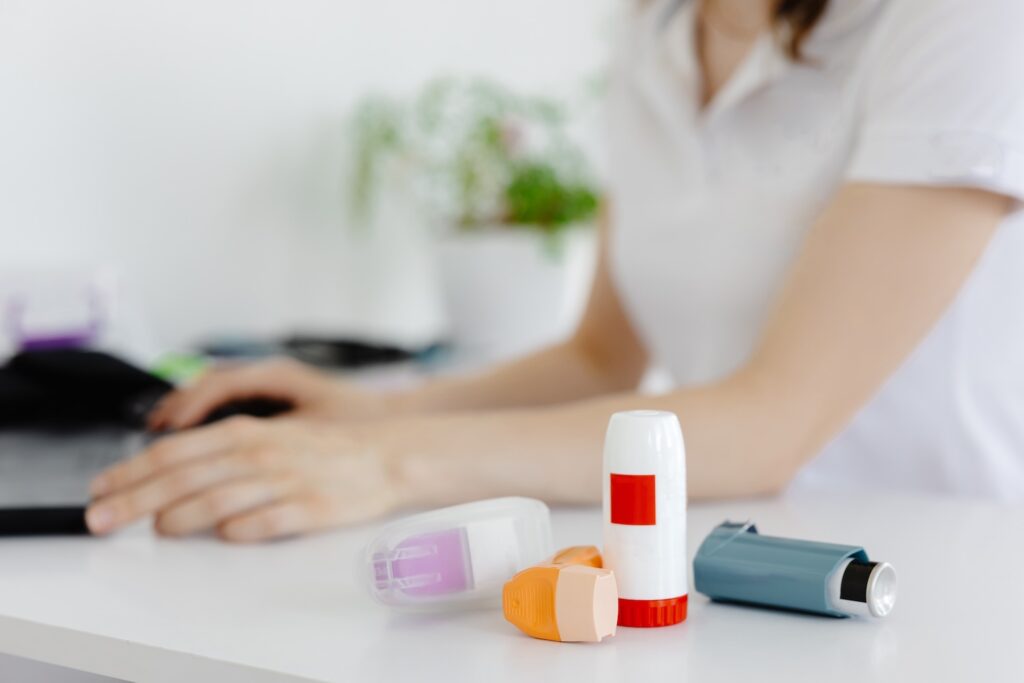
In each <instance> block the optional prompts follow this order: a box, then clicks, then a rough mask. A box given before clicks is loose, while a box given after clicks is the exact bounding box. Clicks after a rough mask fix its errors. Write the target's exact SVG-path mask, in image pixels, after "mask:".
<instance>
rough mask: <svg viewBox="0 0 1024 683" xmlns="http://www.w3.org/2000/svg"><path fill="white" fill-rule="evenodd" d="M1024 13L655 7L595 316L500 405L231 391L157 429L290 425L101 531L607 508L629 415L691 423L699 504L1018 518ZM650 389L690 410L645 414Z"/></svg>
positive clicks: (152, 473)
mask: <svg viewBox="0 0 1024 683" xmlns="http://www.w3.org/2000/svg"><path fill="white" fill-rule="evenodd" d="M1021 36H1024V3H1020V2H1019V0H779V1H775V2H771V1H769V0H703V1H700V0H683V1H682V2H679V1H655V2H649V3H646V4H642V5H639V6H638V7H636V8H635V11H634V12H633V13H632V15H631V18H630V22H629V25H628V30H627V31H626V35H625V36H624V37H623V40H622V41H621V45H620V51H619V57H618V59H617V61H616V66H615V70H614V74H613V86H612V92H611V98H610V100H611V102H610V110H611V123H612V127H611V150H612V161H613V164H612V166H613V168H614V171H613V177H612V183H611V200H610V202H609V204H608V210H607V212H606V217H607V221H606V227H605V230H604V232H603V235H604V243H603V249H602V260H601V265H600V267H599V270H598V273H597V277H596V282H595V284H594V287H593V292H592V295H591V299H590V303H589V305H588V308H587V311H586V314H585V317H584V319H583V321H582V323H581V324H580V326H579V329H578V330H577V331H576V333H575V335H574V336H573V337H572V338H571V339H570V340H568V341H567V342H565V343H563V344H559V345H557V346H554V347H551V348H548V349H545V350H543V351H540V352H538V353H535V354H533V355H531V356H529V357H527V358H524V359H521V360H518V361H516V362H513V363H510V364H508V365H504V366H501V367H498V368H496V369H494V370H493V371H491V372H489V373H487V374H485V375H482V376H478V377H473V378H468V379H452V380H444V381H437V382H434V383H432V384H428V385H427V386H425V387H423V388H422V389H419V390H417V391H414V392H412V393H407V394H404V395H398V396H375V395H368V394H366V393H364V392H362V391H360V390H358V389H356V388H354V387H351V386H347V385H344V384H335V383H334V382H332V381H330V380H328V379H326V378H324V377H321V376H319V375H317V374H316V373H315V372H313V371H312V370H309V369H307V368H304V367H302V366H299V365H295V364H291V363H282V362H274V363H269V364H261V365H254V366H250V367H243V368H240V369H234V370H221V371H215V372H213V373H211V374H209V375H208V376H206V377H205V378H203V379H202V380H201V381H199V382H198V383H197V384H195V385H194V386H191V387H189V388H186V389H184V390H182V391H179V392H178V393H176V394H174V395H172V396H171V397H170V398H169V399H168V400H167V401H166V402H165V403H164V404H163V405H162V406H161V407H160V408H159V409H158V410H157V411H156V413H155V414H154V416H153V426H154V427H157V428H174V429H180V428H184V427H189V426H192V425H194V424H196V423H197V422H199V421H200V420H201V418H202V417H203V416H204V415H205V414H206V413H207V412H208V411H209V410H210V409H211V408H213V407H215V406H216V405H218V404H219V403H222V402H224V401H226V400H229V399H234V398H239V397H247V396H255V395H269V396H274V397H278V398H284V399H287V400H289V401H291V402H292V403H293V404H294V405H295V410H294V411H293V413H291V415H290V417H289V418H288V419H282V420H273V421H265V422H260V421H255V420H246V419H236V420H231V421H229V422H226V423H223V424H217V425H213V426H210V427H204V428H201V429H195V430H191V431H188V432H185V433H182V434H180V435H175V436H171V437H168V438H166V439H164V440H162V441H160V442H159V443H158V444H156V445H155V446H153V447H152V448H150V449H149V450H148V451H147V452H145V453H143V454H141V455H139V456H138V457H136V458H134V459H133V460H130V461H128V462H126V463H124V464H122V465H119V466H117V467H116V468H114V469H113V470H111V471H109V472H107V473H105V474H104V475H102V476H101V477H99V478H98V479H97V480H96V482H95V485H94V493H95V494H96V496H97V497H98V499H97V501H96V502H95V504H94V505H93V506H92V507H91V508H90V510H89V513H88V521H89V524H90V527H91V528H92V529H93V531H95V532H96V533H105V532H108V531H111V530H113V529H116V528H118V527H119V526H121V525H124V524H126V523H128V522H131V521H133V520H135V519H137V518H139V517H141V516H144V515H147V514H151V513H153V514H155V515H156V525H157V528H158V529H159V530H160V531H161V532H163V533H167V534H188V533H191V532H196V531H200V530H203V529H209V528H215V529H217V530H218V532H219V534H220V535H221V536H222V537H224V538H227V539H231V540H256V539H264V538H271V537H275V536H281V535H286V534H292V533H297V532H306V531H311V530H315V529H320V528H324V527H330V526H334V525H340V524H346V523H351V522H356V521H360V520H364V519H368V518H371V517H374V516H377V515H381V514H384V513H387V512H389V511H391V510H393V509H396V508H399V507H402V506H411V505H416V506H432V505H442V504H448V503H453V502H457V501H461V500H468V499H476V498H485V497H488V496H498V495H504V494H519V495H530V496H537V497H541V498H544V499H546V500H549V501H554V502H592V501H595V500H597V498H598V496H599V493H598V492H599V491H600V490H601V487H600V485H599V482H600V471H601V465H600V451H601V441H602V437H603V431H604V427H605V424H606V421H607V419H608V416H609V415H610V414H611V413H612V412H614V411H617V410H623V409H630V408H660V409H665V410H671V411H674V412H676V413H677V414H678V415H679V417H680V419H681V421H682V424H683V428H684V432H685V434H686V439H687V445H688V452H689V477H690V478H689V485H690V487H691V488H690V494H691V496H692V497H693V498H696V499H700V498H712V497H726V496H752V495H761V494H773V493H776V492H780V491H782V490H784V489H786V488H787V487H791V488H795V489H801V488H806V487H815V488H819V489H821V488H827V489H832V490H835V489H852V490H860V491H863V490H877V489H885V488H893V489H902V490H920V491H944V492H956V493H962V494H969V495H971V494H973V495H984V496H992V497H999V498H1004V499H1018V500H1020V499H1024V420H1022V419H1019V416H1021V415H1024V411H1022V410H1021V408H1024V400H1022V399H1024V354H1021V353H1018V349H1019V348H1020V347H1021V344H1022V342H1024V307H1022V305H1021V303H1020V300H1019V299H1020V294H1021V293H1022V292H1024V268H1021V267H1020V263H1021V262H1022V261H1021V259H1022V257H1024V212H1021V211H1019V210H1018V202H1019V201H1020V200H1021V199H1022V198H1024V69H1022V68H1021V66H1022V65H1024V50H1022V48H1021V43H1022V42H1024V41H1022V40H1021ZM649 361H657V362H658V363H659V364H661V365H664V366H666V367H668V368H669V369H671V370H672V372H673V373H674V375H675V378H676V380H677V381H678V388H677V389H676V390H675V391H673V392H671V393H668V394H666V395H663V396H658V397H647V396H639V395H636V394H634V393H631V392H633V391H634V390H635V388H636V386H637V383H638V381H639V379H640V377H641V373H642V372H643V371H644V368H645V367H646V366H647V364H648V362H649Z"/></svg>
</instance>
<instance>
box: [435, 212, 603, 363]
mask: <svg viewBox="0 0 1024 683" xmlns="http://www.w3.org/2000/svg"><path fill="white" fill-rule="evenodd" d="M556 239H558V240H559V241H558V242H557V243H556V244H555V245H554V248H553V245H552V243H551V241H550V240H551V238H549V237H547V236H545V235H543V234H542V233H540V232H539V231H537V230H534V229H530V228H521V227H510V226H501V227H494V228H485V229H479V230H473V231H471V232H460V233H454V234H451V235H448V236H446V237H444V238H442V239H441V240H440V241H439V243H438V245H437V259H438V270H439V273H440V279H441V294H442V297H443V300H444V305H445V309H446V312H447V317H448V324H449V325H448V327H449V339H450V340H451V342H452V343H453V345H454V347H455V349H456V351H457V352H459V353H465V354H467V355H470V356H472V357H476V358H480V359H482V360H488V361H490V360H496V359H501V358H508V357H510V356H515V355H519V354H522V353H525V352H527V351H529V350H531V349H534V348H536V347H539V346H542V345H544V344H548V343H551V342H554V341H557V340H559V339H561V338H564V337H566V336H567V335H569V334H570V333H571V332H572V330H573V329H574V328H575V326H576V324H577V322H578V321H579V317H580V315H581V313H582V310H583V307H584V305H585V304H586V300H587V295H588V293H589V290H590V283H591V280H592V279H593V273H594V265H595V262H596V231H595V230H593V229H591V227H590V226H579V227H572V228H570V229H568V230H566V231H565V232H564V233H563V234H561V235H559V236H558V238H556Z"/></svg>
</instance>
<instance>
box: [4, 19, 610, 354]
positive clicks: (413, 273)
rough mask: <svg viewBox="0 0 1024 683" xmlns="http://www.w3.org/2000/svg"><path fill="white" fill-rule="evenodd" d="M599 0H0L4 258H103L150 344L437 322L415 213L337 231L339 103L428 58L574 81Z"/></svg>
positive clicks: (397, 84) (433, 69)
mask: <svg viewBox="0 0 1024 683" xmlns="http://www.w3.org/2000/svg"><path fill="white" fill-rule="evenodd" d="M609 5H610V0H601V1H595V0H554V1H553V0H506V1H504V2H493V1H490V0H428V1H424V2H415V1H413V0H403V1H399V0H335V1H329V0H302V1H290V2H286V1H285V0H245V1H243V0H202V1H200V0H177V1H175V2H167V1H166V0H93V1H90V2H81V1H80V0H0V274H2V269H4V268H7V269H10V268H13V267H15V266H18V267H24V266H25V265H34V264H53V263H63V262H84V263H89V264H92V263H95V264H103V265H110V266H113V267H115V268H116V269H117V270H118V271H119V273H120V275H121V277H122V281H123V282H125V283H127V285H128V286H129V287H130V288H131V290H132V291H133V293H134V294H135V298H136V299H137V300H141V301H142V302H144V304H145V307H146V309H147V317H148V319H149V323H150V326H151V328H152V330H153V332H154V334H155V337H156V339H157V340H158V341H159V343H160V344H161V345H162V346H173V345H177V344H181V343H185V342H188V341H189V340H193V339H195V338H196V337H197V336H199V335H202V334H205V333H208V332H210V331H213V330H218V331H236V332H273V331H278V330H282V329H285V328H287V327H291V326H293V325H299V326H302V327H305V328H307V329H308V328H320V329H329V330H333V331H351V332H363V333H369V334H376V335H383V336H389V337H393V338H398V339H406V340H409V341H415V340H419V339H423V338H427V337H430V336H432V335H433V334H435V333H436V332H437V330H438V328H439V326H440V325H441V324H442V322H441V317H440V313H439V310H438V304H437V299H436V292H435V291H434V289H433V288H432V282H433V280H432V279H431V277H430V263H429V260H428V259H426V258H425V253H426V250H425V244H424V241H423V239H422V237H421V236H420V231H419V230H417V229H415V227H416V226H411V225H408V224H404V223H403V221H397V222H395V224H393V225H391V226H389V227H387V228H386V229H382V230H379V231H377V232H375V233H373V234H372V236H371V237H363V238H353V237H352V232H351V231H350V230H347V229H346V226H345V217H346V212H345V210H344V208H343V205H342V204H343V190H342V168H343V162H344V155H343V153H342V150H343V144H344V127H343V123H342V122H343V120H344V117H345V114H346V112H347V111H348V108H349V107H350V105H351V104H352V102H353V101H354V100H355V99H356V98H358V97H359V96H361V95H362V94H363V93H364V92H366V91H367V90H368V89H385V90H390V91H397V92H403V91H408V90H411V89H412V88H413V87H415V85H417V84H419V83H421V82H422V81H423V80H425V79H427V78H429V77H432V76H435V75H438V74H440V73H470V74H485V75H491V76H495V77H498V78H500V79H502V80H504V81H505V82H507V83H510V84H512V85H516V86H521V87H527V88H529V89H533V90H541V91H546V92H552V91H558V90H562V89H567V88H578V87H579V86H580V83H581V81H582V79H584V78H586V77H587V76H589V75H592V74H593V73H595V72H596V71H597V70H598V69H599V68H600V66H601V64H602V63H603V59H604V55H605V51H606V47H607V46H606V36H607V33H608V30H607V26H605V21H604V20H605V16H606V14H607V9H608V7H609Z"/></svg>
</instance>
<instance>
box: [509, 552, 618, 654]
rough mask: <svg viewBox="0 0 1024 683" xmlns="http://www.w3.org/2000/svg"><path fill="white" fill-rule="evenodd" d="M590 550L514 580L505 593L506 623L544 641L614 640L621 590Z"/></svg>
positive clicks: (567, 554) (562, 555)
mask: <svg viewBox="0 0 1024 683" xmlns="http://www.w3.org/2000/svg"><path fill="white" fill-rule="evenodd" d="M601 565H602V562H601V553H600V552H599V551H598V549H597V548H595V547H594V546H592V545H588V546H574V547H572V548H566V549H565V550H562V551H561V552H559V553H558V554H557V555H555V556H554V557H553V558H551V560H550V561H548V562H542V563H541V564H537V565H534V566H532V567H528V568H526V569H524V570H523V571H521V572H519V573H518V574H516V575H515V576H513V577H512V579H511V580H510V581H508V582H507V583H506V584H505V588H504V590H503V591H502V595H501V602H502V609H503V610H504V612H505V618H506V619H507V620H508V621H510V622H512V623H513V624H514V625H515V626H516V627H518V628H519V629H520V630H521V631H522V632H523V633H525V634H527V635H529V636H533V637H534V638H541V639H543V640H556V641H562V642H593V643H596V642H599V641H600V640H601V639H602V638H604V637H605V636H613V635H615V624H616V622H617V621H618V614H619V591H618V588H617V586H616V584H615V574H614V573H612V571H611V570H610V569H603V568H602V566H601Z"/></svg>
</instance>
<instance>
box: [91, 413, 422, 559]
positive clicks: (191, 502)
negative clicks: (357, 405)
mask: <svg viewBox="0 0 1024 683" xmlns="http://www.w3.org/2000/svg"><path fill="white" fill-rule="evenodd" d="M92 491H93V495H94V496H97V499H96V500H95V501H94V502H93V503H92V505H90V507H89V510H88V512H87V515H86V520H87V522H88V525H89V529H90V530H91V531H92V532H93V533H96V534H105V533H108V532H111V531H113V530H115V529H117V528H119V527H121V526H124V525H126V524H129V523H131V522H133V521H135V520H138V519H140V518H142V517H144V516H146V515H150V514H155V515H156V522H155V526H156V529H157V531H158V532H159V533H162V534H166V535H171V536H181V535H185V534H191V533H195V532H198V531H204V530H207V529H216V531H217V533H218V534H219V535H220V536H221V537H222V538H224V539H226V540H231V541H260V540H265V539H270V538H276V537H280V536H287V535H292V534H297V533H303V532H309V531H316V530H318V529H325V528H328V527H333V526H338V525H342V524H349V523H353V522H358V521H362V520H365V519H368V518H372V517H376V516H379V515H382V514H384V513H386V512H388V511H390V510H392V509H394V508H395V507H397V506H398V505H400V504H401V503H402V502H403V497H402V495H401V493H400V491H399V487H398V486H397V485H396V483H395V481H394V477H393V476H392V475H391V472H390V470H389V467H388V464H387V461H386V458H385V457H384V456H383V454H381V453H379V452H376V451H374V450H373V449H371V448H369V447H368V445H367V444H366V443H363V442H362V441H361V440H360V439H359V438H358V437H356V436H354V435H353V432H352V430H350V429H343V428H339V427H331V426H328V425H325V424H322V423H314V422H299V421H291V420H277V421H273V422H267V421H261V420H257V419H253V418H247V417H236V418H232V419H229V420H226V421H224V422H221V423H217V424H214V425H210V426H208V427H202V428H200V429H196V430H194V431H190V432H186V433H183V434H178V435H174V436H168V437H165V438H163V439H160V440H159V441H157V442H156V443H155V444H154V445H153V446H151V447H150V448H149V449H148V450H146V451H144V452H143V453H141V454H140V455H138V456H136V457H134V458H132V459H131V460H127V461H125V462H123V463H119V464H118V465H115V466H114V467H113V468H111V469H109V470H107V471H106V472H104V473H103V474H101V475H99V476H98V477H97V478H96V479H95V480H94V481H93V484H92Z"/></svg>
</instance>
